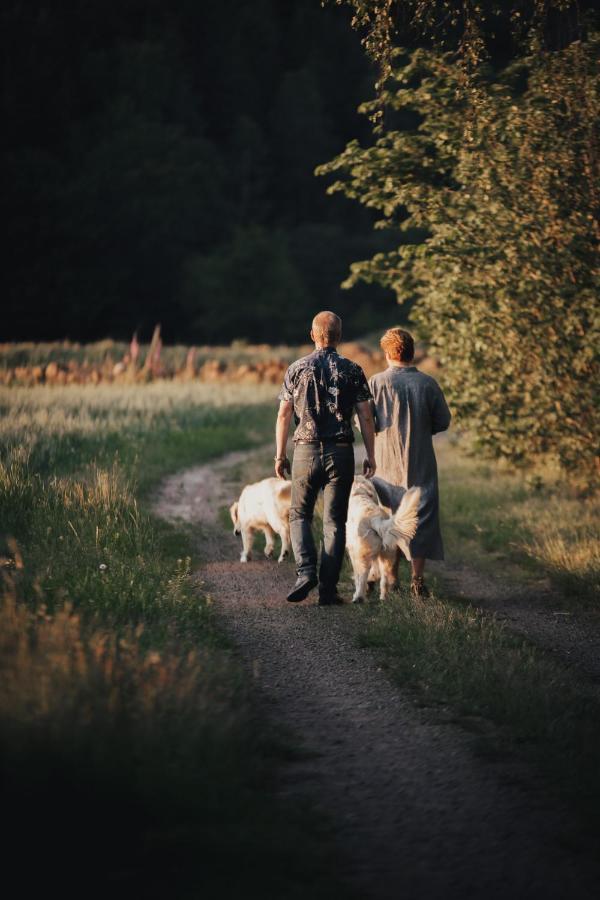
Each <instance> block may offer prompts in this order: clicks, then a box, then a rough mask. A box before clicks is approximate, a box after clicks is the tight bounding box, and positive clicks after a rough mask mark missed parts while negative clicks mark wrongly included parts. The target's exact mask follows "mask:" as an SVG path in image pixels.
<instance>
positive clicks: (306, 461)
mask: <svg viewBox="0 0 600 900" xmlns="http://www.w3.org/2000/svg"><path fill="white" fill-rule="evenodd" d="M315 455H316V450H315V449H314V448H313V447H309V446H306V445H300V446H298V447H296V449H295V450H294V458H293V460H292V479H293V480H294V481H297V480H298V479H301V480H307V479H309V478H310V476H311V474H312V470H313V466H314V461H315Z"/></svg>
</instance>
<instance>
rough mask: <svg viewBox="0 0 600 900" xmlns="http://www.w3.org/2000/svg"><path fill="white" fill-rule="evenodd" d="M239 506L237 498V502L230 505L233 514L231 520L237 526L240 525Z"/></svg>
mask: <svg viewBox="0 0 600 900" xmlns="http://www.w3.org/2000/svg"><path fill="white" fill-rule="evenodd" d="M238 508H239V503H238V501H237V500H236V501H235V503H232V504H231V506H230V507H229V515H230V516H231V521H232V522H233V524H234V526H235V527H236V528H237V525H238Z"/></svg>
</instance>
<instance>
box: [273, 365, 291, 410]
mask: <svg viewBox="0 0 600 900" xmlns="http://www.w3.org/2000/svg"><path fill="white" fill-rule="evenodd" d="M290 369H291V366H290V367H289V368H288V370H287V372H286V373H285V378H284V379H283V384H282V385H281V390H280V391H279V394H278V395H277V399H278V400H285V401H287V402H290V401H292V400H293V399H294V385H293V384H292V378H291V375H290Z"/></svg>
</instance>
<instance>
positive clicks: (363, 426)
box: [356, 400, 377, 478]
mask: <svg viewBox="0 0 600 900" xmlns="http://www.w3.org/2000/svg"><path fill="white" fill-rule="evenodd" d="M356 414H357V416H358V424H359V425H360V433H361V434H362V437H363V441H364V442H365V450H366V451H367V458H366V459H365V461H364V463H363V471H364V473H365V475H366V476H367V478H372V477H373V475H374V474H375V470H376V468H377V466H376V463H375V422H374V421H373V411H372V409H371V401H370V400H363V401H362V402H361V403H357V404H356Z"/></svg>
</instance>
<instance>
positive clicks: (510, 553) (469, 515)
mask: <svg viewBox="0 0 600 900" xmlns="http://www.w3.org/2000/svg"><path fill="white" fill-rule="evenodd" d="M436 446H437V454H438V460H439V468H440V492H441V516H442V527H443V532H444V541H445V544H446V555H447V557H448V558H449V559H451V560H453V561H462V562H464V563H465V564H467V565H469V566H471V567H475V568H479V569H481V570H482V571H485V572H487V573H489V574H492V575H494V574H495V575H498V576H500V577H501V578H502V579H504V580H506V581H507V582H508V583H510V582H511V581H514V580H519V581H521V582H527V581H528V580H529V579H531V581H535V580H536V579H538V578H539V576H540V575H547V576H549V577H550V578H551V579H552V580H553V581H554V582H555V584H556V586H557V587H558V588H559V589H560V590H562V591H563V593H564V599H565V601H566V602H569V601H571V602H573V603H585V604H586V605H587V606H588V607H591V608H594V606H595V603H597V599H598V596H599V588H600V507H599V504H598V497H597V495H588V496H581V495H579V494H578V493H577V492H576V490H574V489H572V488H571V487H570V485H569V484H568V483H567V482H565V481H564V479H561V478H557V476H556V474H555V473H553V472H551V471H548V472H546V473H544V477H543V478H541V477H539V475H536V476H535V477H533V478H528V477H527V476H526V475H525V474H524V473H522V472H515V471H514V470H513V471H511V470H509V469H507V467H506V465H502V464H494V463H485V464H481V463H480V462H478V461H477V460H476V459H475V458H474V457H473V456H469V455H467V454H465V453H464V451H463V450H462V449H461V446H460V445H456V444H455V443H453V442H451V441H448V440H442V441H439V442H438V443H437V445H436Z"/></svg>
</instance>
